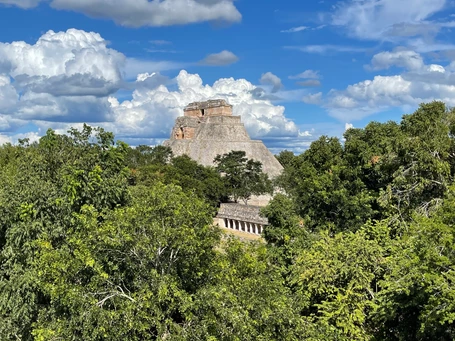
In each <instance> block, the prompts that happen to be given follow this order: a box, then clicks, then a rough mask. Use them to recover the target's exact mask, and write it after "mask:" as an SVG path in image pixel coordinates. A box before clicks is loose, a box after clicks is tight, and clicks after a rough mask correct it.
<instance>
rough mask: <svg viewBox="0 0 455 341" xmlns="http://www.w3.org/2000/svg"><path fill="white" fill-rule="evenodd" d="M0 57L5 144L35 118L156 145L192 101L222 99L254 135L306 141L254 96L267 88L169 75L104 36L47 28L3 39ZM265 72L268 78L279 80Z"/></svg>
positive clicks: (0, 125)
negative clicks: (28, 38) (31, 37)
mask: <svg viewBox="0 0 455 341" xmlns="http://www.w3.org/2000/svg"><path fill="white" fill-rule="evenodd" d="M0 61H1V63H0V136H1V141H2V142H6V141H14V139H17V138H21V137H20V136H22V135H20V134H17V133H15V131H17V129H18V128H19V127H21V126H26V125H29V124H30V123H33V124H34V125H36V126H37V127H38V128H39V129H41V130H40V131H39V132H44V131H46V129H47V128H49V127H52V128H54V129H56V130H57V131H59V132H65V131H66V130H67V129H68V128H69V127H71V126H74V127H79V126H80V125H81V124H82V122H87V123H90V124H92V125H98V126H103V127H104V128H105V129H108V130H110V131H113V132H114V133H115V134H116V136H117V137H118V138H120V139H124V140H126V141H127V142H131V143H135V142H138V143H156V142H159V141H161V140H163V139H165V138H168V137H169V134H170V131H171V128H172V126H173V124H174V120H175V118H176V117H178V116H179V115H182V114H183V108H184V107H185V106H186V105H187V104H188V103H190V102H194V101H204V100H208V99H215V98H223V99H226V100H227V101H228V102H229V103H230V104H232V105H234V113H235V114H236V115H241V116H242V120H243V122H244V124H245V126H246V128H247V130H248V132H249V133H250V135H251V136H252V137H253V138H261V139H262V138H264V139H269V140H270V141H272V142H271V143H275V144H276V145H280V146H281V145H282V144H283V143H284V142H283V141H290V140H293V142H292V145H293V146H294V145H298V144H299V143H300V142H302V141H306V142H305V143H308V138H309V137H308V136H306V135H302V134H300V132H299V128H298V127H297V126H296V125H295V124H294V122H292V121H291V120H289V119H288V118H287V117H286V116H285V114H284V110H285V109H284V107H283V106H280V105H275V104H274V103H273V102H272V99H271V98H270V96H269V95H267V93H266V94H265V95H264V96H263V97H262V98H261V97H259V96H256V94H257V92H258V91H260V92H264V90H263V89H261V88H259V87H257V86H256V85H254V84H252V83H250V82H249V81H247V80H245V79H233V78H221V79H218V80H217V81H215V82H214V83H213V84H212V85H209V84H204V82H203V80H202V79H201V77H200V76H199V75H197V74H191V73H189V72H187V71H185V70H181V71H180V72H179V73H178V75H177V76H176V77H175V78H169V77H166V76H163V75H162V74H160V70H162V69H168V68H172V67H175V65H174V66H172V65H168V64H166V62H152V61H138V60H135V59H131V58H128V57H126V56H125V55H123V54H122V53H120V52H118V51H116V50H114V49H111V48H109V47H108V43H107V41H105V40H104V39H103V38H102V37H101V36H100V35H99V34H98V33H94V32H85V31H80V30H75V29H70V30H68V31H66V32H53V31H49V32H47V33H45V34H43V35H42V36H41V37H40V38H39V39H38V41H37V42H36V43H35V44H27V43H25V42H22V41H17V42H12V43H0ZM134 74H135V76H134V78H132V77H133V75H134ZM265 75H266V76H264V79H263V81H264V80H268V81H269V82H272V81H274V82H275V81H277V79H278V80H279V78H278V77H277V79H275V78H274V77H271V76H274V75H273V74H271V73H270V74H268V73H266V74H265ZM267 75H268V76H267ZM275 77H276V76H275ZM127 79H131V80H129V81H127ZM270 84H271V85H273V84H272V83H270ZM119 89H122V91H131V98H129V99H126V100H125V99H124V95H122V97H119V94H118V90H119ZM39 132H32V133H30V134H31V135H30V136H32V137H36V136H38V133H39ZM302 143H303V142H302Z"/></svg>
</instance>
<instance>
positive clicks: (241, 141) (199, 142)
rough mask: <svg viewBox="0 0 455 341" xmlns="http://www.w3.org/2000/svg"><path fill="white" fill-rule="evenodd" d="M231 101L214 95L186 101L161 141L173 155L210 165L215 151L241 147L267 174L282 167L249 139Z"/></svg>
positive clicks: (220, 151) (275, 172) (264, 147)
mask: <svg viewBox="0 0 455 341" xmlns="http://www.w3.org/2000/svg"><path fill="white" fill-rule="evenodd" d="M232 109H233V108H232V105H230V104H228V103H227V102H226V101H225V100H222V99H217V100H210V101H205V102H194V103H190V104H188V105H187V106H186V107H185V108H184V110H183V112H184V116H180V117H178V118H177V119H176V120H175V125H174V128H173V129H172V133H171V136H170V139H169V140H167V141H165V142H164V145H165V146H169V147H171V148H172V151H173V153H174V155H176V156H178V155H183V154H187V155H188V156H189V157H191V158H192V159H194V160H196V161H198V162H199V163H200V164H203V165H206V166H212V165H214V163H213V159H214V158H215V157H216V156H217V155H218V154H226V153H229V152H231V151H233V150H243V151H245V154H246V157H248V158H250V159H254V160H256V161H260V162H261V163H262V169H263V171H264V172H265V173H267V174H268V175H269V177H271V178H273V177H275V176H277V175H279V174H280V173H281V171H282V169H283V167H282V166H281V164H280V163H279V162H278V160H277V159H276V158H275V156H274V155H273V154H272V153H271V152H270V151H269V150H268V149H267V147H266V146H265V145H264V144H263V143H262V141H259V140H251V138H250V136H249V135H248V133H247V131H246V129H245V126H244V125H243V123H242V122H241V118H240V116H235V115H233V113H232Z"/></svg>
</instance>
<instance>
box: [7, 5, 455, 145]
mask: <svg viewBox="0 0 455 341" xmlns="http://www.w3.org/2000/svg"><path fill="white" fill-rule="evenodd" d="M454 6H455V4H454V2H453V1H449V0H400V1H396V0H347V1H296V0H295V1H290V0H287V1H272V0H265V1H260V2H259V1H251V0H250V1H247V0H237V1H233V0H161V1H157V0H154V1H146V0H0V23H1V25H2V26H3V27H2V30H1V32H2V34H1V36H0V143H1V142H15V141H16V140H17V139H18V138H24V137H29V138H30V139H32V140H33V139H37V138H39V136H41V135H43V134H44V133H45V131H46V130H47V129H48V128H53V129H55V130H57V131H58V132H62V133H63V132H65V131H66V130H67V129H68V128H69V127H71V126H73V127H78V126H80V125H81V124H82V123H83V122H87V123H90V124H92V125H99V126H103V127H105V128H106V129H108V130H111V131H113V132H114V133H115V134H116V136H117V137H118V138H119V139H122V140H124V141H126V142H128V143H130V144H132V145H137V144H156V143H160V142H161V141H162V140H163V139H166V138H167V137H168V136H169V134H170V130H171V127H172V125H173V122H174V120H175V118H176V117H177V116H179V115H181V114H182V109H183V107H184V106H185V104H187V103H189V102H191V101H198V100H205V99H211V98H225V99H226V100H228V101H229V102H230V103H231V104H233V105H234V108H235V113H236V114H238V115H241V116H242V119H243V121H244V123H245V126H246V128H247V130H248V132H249V133H250V135H251V136H252V137H253V138H259V139H263V140H264V141H265V143H266V144H267V146H268V147H269V148H271V149H272V150H273V151H274V152H278V151H279V150H282V149H291V150H293V151H295V152H301V151H303V150H305V149H306V148H307V147H308V145H309V144H310V143H311V141H313V140H315V139H317V138H318V137H319V136H321V135H324V134H325V135H331V136H338V137H341V136H342V134H343V132H344V131H345V129H346V128H348V127H351V126H354V127H363V126H365V125H366V124H367V123H368V122H369V121H371V120H377V121H387V120H390V119H392V120H399V119H400V117H401V116H402V115H403V114H404V113H409V112H412V111H413V110H415V108H416V107H417V106H418V104H419V103H422V102H427V101H431V100H434V99H438V100H443V101H445V102H446V103H447V104H448V105H449V106H454V105H455V62H454V60H455V42H454V38H453V32H452V31H453V28H454V27H455V15H454V14H455V7H454Z"/></svg>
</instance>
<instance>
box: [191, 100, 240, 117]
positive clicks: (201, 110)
mask: <svg viewBox="0 0 455 341" xmlns="http://www.w3.org/2000/svg"><path fill="white" fill-rule="evenodd" d="M183 111H184V115H185V116H189V117H204V116H219V115H223V116H232V105H230V104H228V103H227V102H226V101H225V100H222V99H217V100H210V101H205V102H193V103H190V104H188V105H187V106H186V107H185V109H184V110H183Z"/></svg>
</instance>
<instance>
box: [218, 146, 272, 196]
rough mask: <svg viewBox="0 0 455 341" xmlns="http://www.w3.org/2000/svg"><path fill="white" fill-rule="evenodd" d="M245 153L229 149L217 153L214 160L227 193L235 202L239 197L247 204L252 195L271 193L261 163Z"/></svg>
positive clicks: (270, 186) (270, 187)
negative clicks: (221, 153)
mask: <svg viewBox="0 0 455 341" xmlns="http://www.w3.org/2000/svg"><path fill="white" fill-rule="evenodd" d="M245 155H246V153H245V152H244V151H231V152H229V153H227V154H223V155H217V156H216V157H215V159H214V162H215V164H216V169H217V171H218V172H219V173H221V174H223V180H224V183H225V186H226V190H227V193H228V195H230V196H232V198H233V200H234V201H235V202H238V200H239V199H241V200H243V201H244V202H245V204H247V203H248V200H249V199H250V198H251V196H252V195H261V194H265V193H271V192H272V184H271V181H270V180H269V178H268V176H267V174H265V173H263V172H262V164H261V163H260V162H259V161H254V160H252V159H248V158H247V157H246V156H245Z"/></svg>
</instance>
